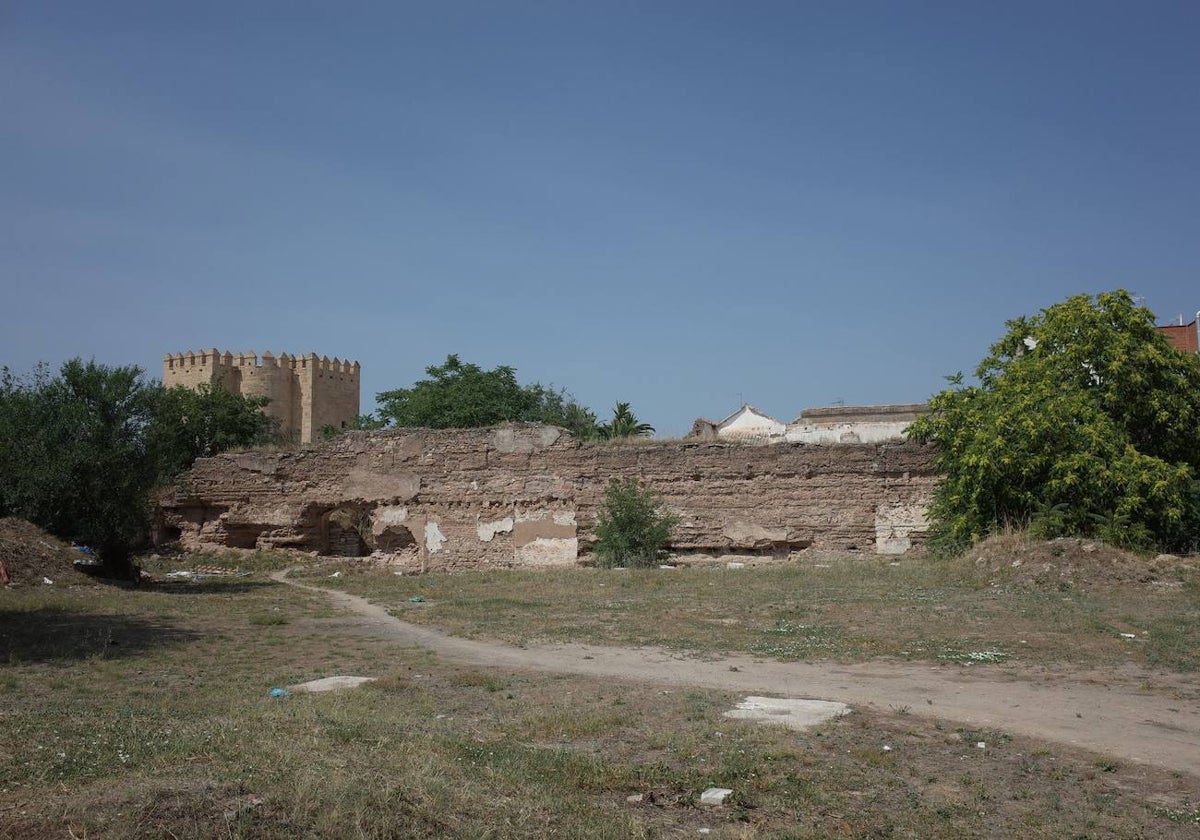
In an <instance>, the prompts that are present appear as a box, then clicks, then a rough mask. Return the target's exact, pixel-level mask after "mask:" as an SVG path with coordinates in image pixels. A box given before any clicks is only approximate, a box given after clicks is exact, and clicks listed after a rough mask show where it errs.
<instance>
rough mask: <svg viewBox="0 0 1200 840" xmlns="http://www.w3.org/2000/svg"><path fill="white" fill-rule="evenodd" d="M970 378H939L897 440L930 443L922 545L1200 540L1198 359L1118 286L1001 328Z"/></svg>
mask: <svg viewBox="0 0 1200 840" xmlns="http://www.w3.org/2000/svg"><path fill="white" fill-rule="evenodd" d="M1007 327H1008V330H1007V332H1006V333H1005V335H1004V336H1003V337H1002V338H1001V339H1000V340H999V341H998V342H997V343H996V344H994V345H993V346H992V348H991V350H990V352H989V353H988V355H987V356H986V357H985V358H984V359H983V361H981V362H980V364H979V367H978V369H977V370H976V376H977V377H978V381H979V384H978V385H970V386H966V385H963V384H962V376H961V374H959V375H958V376H956V377H951V379H950V381H951V385H952V387H951V388H949V389H948V390H945V391H942V392H941V393H939V394H937V395H935V396H934V397H933V398H932V399H931V400H930V413H929V414H928V415H927V416H925V417H922V418H921V419H919V420H917V421H916V422H915V423H914V424H913V425H912V427H911V428H910V430H909V435H910V437H912V438H914V439H916V440H921V441H933V442H935V443H936V444H937V445H938V447H939V454H938V456H937V462H938V466H939V467H940V469H941V471H942V472H943V474H944V479H943V480H942V482H941V484H940V485H939V487H938V490H937V491H936V494H935V496H934V500H933V505H932V510H931V513H932V516H933V520H934V524H933V532H932V534H931V537H932V539H933V541H934V542H935V544H941V545H942V546H943V547H946V548H954V547H961V546H965V545H968V544H970V543H972V542H974V541H977V540H979V539H981V538H982V537H984V536H986V535H987V534H988V533H989V532H990V531H992V530H994V529H996V528H997V527H1000V526H1004V525H1009V524H1016V525H1022V524H1029V525H1030V526H1031V528H1032V529H1033V530H1034V531H1035V533H1037V534H1038V535H1040V536H1046V537H1052V536H1057V535H1061V534H1075V535H1089V536H1090V535H1095V536H1099V537H1101V538H1103V539H1105V540H1108V541H1110V542H1114V543H1116V544H1122V545H1130V546H1145V547H1149V546H1152V545H1153V546H1160V547H1163V548H1169V549H1178V548H1192V547H1194V546H1195V545H1196V543H1197V540H1198V538H1200V483H1198V482H1197V476H1198V470H1200V358H1198V357H1197V356H1196V355H1195V354H1185V353H1181V352H1179V351H1177V350H1175V349H1174V348H1172V347H1171V346H1170V344H1168V342H1167V340H1166V338H1165V337H1164V336H1163V335H1162V333H1161V332H1160V331H1159V330H1158V329H1157V328H1156V327H1155V325H1154V315H1153V313H1152V312H1150V310H1148V309H1146V308H1144V307H1140V306H1137V305H1136V304H1135V302H1134V301H1133V299H1132V298H1131V297H1130V295H1129V293H1128V292H1126V291H1124V290H1118V291H1115V292H1108V293H1104V294H1100V295H1097V296H1096V297H1095V298H1092V297H1091V296H1089V295H1077V296H1075V297H1071V298H1069V299H1067V300H1066V301H1064V302H1062V303H1059V304H1055V305H1054V306H1051V307H1049V308H1047V309H1045V310H1043V311H1042V312H1040V313H1038V314H1037V315H1034V316H1032V317H1022V318H1017V319H1015V320H1012V321H1009V322H1008V323H1007Z"/></svg>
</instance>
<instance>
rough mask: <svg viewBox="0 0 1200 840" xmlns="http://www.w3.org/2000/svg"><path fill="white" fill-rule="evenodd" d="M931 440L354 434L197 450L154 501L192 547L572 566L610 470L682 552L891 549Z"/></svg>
mask: <svg viewBox="0 0 1200 840" xmlns="http://www.w3.org/2000/svg"><path fill="white" fill-rule="evenodd" d="M932 462H933V451H932V449H931V448H930V447H926V446H920V445H917V444H912V443H889V444H839V445H828V446H818V445H807V444H774V445H771V446H762V445H758V446H756V445H752V444H739V443H728V442H692V441H666V442H655V441H641V442H636V443H626V444H621V443H581V442H580V441H578V440H576V439H575V438H573V437H571V436H570V435H569V434H567V433H566V432H563V431H561V430H559V429H556V428H553V427H547V426H538V425H512V426H501V427H498V428H493V429H467V430H458V429H456V430H446V431H435V430H427V429H413V430H398V431H386V432H373V433H367V432H353V433H347V434H345V435H342V436H340V437H338V438H336V439H335V440H333V441H331V442H329V443H327V444H325V445H321V446H317V447H314V448H310V449H304V450H301V451H296V452H280V453H247V454H226V455H221V456H218V457H215V458H205V459H201V460H200V461H197V462H196V465H195V467H194V468H193V469H192V470H191V472H190V473H188V474H186V475H185V476H184V477H183V478H182V479H181V481H180V482H179V484H178V485H177V486H176V487H175V488H174V489H173V490H171V491H170V492H169V493H167V494H165V495H164V496H163V497H162V499H161V501H160V507H159V522H160V527H159V533H160V537H162V538H170V537H174V536H178V537H180V538H181V539H182V540H183V542H184V544H185V545H187V546H190V547H217V546H223V547H235V548H274V547H290V548H299V549H305V550H312V551H319V552H321V553H333V554H340V555H362V554H367V553H370V552H371V551H373V550H378V551H383V552H385V553H389V554H392V555H393V556H394V557H396V558H397V560H398V562H401V563H404V564H407V565H412V566H420V567H421V568H426V569H434V568H480V567H494V566H543V565H564V564H571V563H574V562H576V560H577V558H578V557H579V556H581V555H586V554H587V553H588V551H589V549H590V542H589V541H590V538H591V537H590V529H591V526H592V524H593V523H594V521H595V517H596V512H597V506H598V505H599V503H600V502H601V500H602V499H603V496H604V488H605V485H606V484H607V482H608V480H609V479H610V478H612V477H628V476H636V477H638V478H639V479H640V480H642V482H643V483H644V484H645V485H647V486H649V487H651V488H653V489H654V490H656V491H658V492H659V493H660V494H661V495H662V496H663V498H664V499H665V501H666V503H667V504H668V506H669V507H670V508H672V509H673V510H674V511H675V512H676V513H677V514H679V516H680V518H681V523H680V525H679V526H678V527H677V528H676V530H675V535H674V539H673V546H672V548H673V549H674V550H676V551H679V552H686V553H702V554H703V553H708V554H738V553H763V554H786V553H788V552H791V551H797V550H802V549H805V548H809V547H812V548H816V549H842V550H860V551H864V552H877V553H881V554H900V553H904V552H905V551H908V550H911V549H914V548H917V549H919V548H920V547H921V545H922V543H923V540H924V536H925V509H926V505H927V503H928V500H929V496H930V494H931V492H932V490H933V487H934V485H935V484H936V481H937V476H936V474H935V473H934V471H933V463H932Z"/></svg>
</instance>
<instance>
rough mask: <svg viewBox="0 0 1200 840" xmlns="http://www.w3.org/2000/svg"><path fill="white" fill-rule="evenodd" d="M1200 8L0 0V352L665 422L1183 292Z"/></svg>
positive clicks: (939, 361)
mask: <svg viewBox="0 0 1200 840" xmlns="http://www.w3.org/2000/svg"><path fill="white" fill-rule="evenodd" d="M1198 44H1200V3H1197V2H1195V0H1187V2H1178V3H1169V2H1132V0H1131V1H1130V2H1124V3H1106V2H1096V1H1095V0H1088V2H1078V3H1065V2H1047V1H1046V0H1040V2H1031V3H1026V2H1013V0H1006V1H1005V2H1002V3H995V2H986V3H985V2H970V1H969V0H954V1H953V2H945V3H925V2H903V1H902V0H886V2H878V3H873V2H858V1H857V0H853V1H852V2H841V1H840V0H839V1H837V2H834V1H833V0H831V2H819V3H817V2H811V3H810V2H798V1H797V0H793V1H792V2H781V3H769V2H740V3H735V2H729V1H728V0H725V1H724V2H715V3H710V2H700V1H699V0H686V2H639V3H625V2H616V0H599V2H597V0H580V2H497V0H488V2H453V0H442V1H441V2H427V3H401V2H380V3H371V4H365V3H354V2H338V3H331V2H321V3H315V2H314V3H304V2H298V1H297V0H288V2H279V3H256V2H242V0H239V2H236V3H233V2H223V0H208V2H203V3H164V2H159V0H147V2H141V3H133V2H116V1H112V2H104V3H97V2H91V0H88V2H77V3H60V2H53V1H52V0H36V2H34V0H8V2H4V3H0V293H2V295H0V364H6V365H8V366H10V367H12V368H14V369H15V370H17V371H20V372H24V371H27V370H29V369H30V368H31V367H32V366H33V365H34V364H35V363H36V362H37V361H39V360H41V361H46V362H49V363H51V364H52V365H57V364H59V363H60V362H62V361H63V360H64V359H66V358H69V357H71V356H75V355H80V356H84V357H85V358H86V357H94V358H95V359H97V360H98V361H101V362H105V363H110V364H129V363H135V364H138V365H141V366H143V367H145V368H146V369H147V370H148V371H149V372H150V373H151V374H152V375H154V376H158V375H159V372H160V371H161V359H162V356H163V354H164V353H166V352H168V351H177V350H182V351H186V350H189V349H199V348H201V347H212V346H215V347H218V348H221V349H230V350H233V351H240V350H255V351H257V352H260V353H261V352H262V351H263V350H268V349H269V350H271V351H273V352H275V353H277V354H278V353H279V352H281V351H289V352H293V353H301V352H309V351H315V352H317V353H321V354H327V355H329V356H330V357H333V356H339V357H343V358H351V359H357V360H359V361H360V362H361V363H362V365H363V396H364V410H365V409H367V408H370V407H372V399H373V395H374V394H375V393H376V392H378V391H381V390H385V389H388V388H393V387H401V386H405V385H408V384H411V383H412V382H413V381H414V380H415V379H417V378H419V377H420V376H421V375H422V372H423V369H424V368H425V367H426V366H427V365H429V364H432V363H437V362H439V361H441V360H442V359H444V357H445V356H446V354H447V353H458V354H460V355H461V356H462V357H463V358H464V359H466V360H468V361H473V362H476V363H478V364H481V365H483V366H485V367H492V366H493V365H497V364H509V365H513V366H515V367H516V368H517V369H518V376H519V378H520V379H521V380H522V381H526V382H527V381H533V380H539V381H541V382H543V383H554V384H556V385H562V386H566V387H567V388H568V389H569V390H570V391H571V392H573V393H574V394H575V396H576V397H577V398H578V399H579V400H580V401H581V402H583V403H585V404H587V405H590V406H591V407H593V408H594V409H596V410H597V411H598V412H599V413H600V414H601V415H602V416H603V415H604V414H606V413H607V412H608V411H609V409H610V408H611V406H612V404H613V403H614V402H615V401H616V400H626V401H630V402H632V403H633V407H634V410H635V411H636V412H637V413H638V415H639V416H640V417H641V419H643V420H646V421H648V422H650V423H652V424H654V425H655V426H657V427H658V429H659V431H660V433H668V434H679V433H682V432H685V431H686V430H687V429H688V428H689V427H690V425H691V421H692V420H693V419H694V418H695V417H697V416H707V417H710V418H714V419H719V418H721V417H723V416H724V415H726V414H728V413H730V412H732V411H733V410H734V409H735V408H737V406H738V405H739V404H740V403H741V402H743V401H745V402H750V403H753V404H755V405H757V406H758V407H759V408H761V409H763V410H764V411H767V412H769V413H771V414H774V415H776V416H777V417H779V418H781V419H783V420H791V419H793V418H794V417H795V416H796V415H797V414H798V413H799V411H800V409H801V408H803V407H808V406H817V405H827V404H831V403H833V402H835V401H839V400H841V401H844V402H845V403H846V404H855V403H878V402H909V401H917V400H922V399H924V398H926V397H928V396H929V394H931V393H932V392H934V391H936V390H938V389H939V388H940V387H941V386H942V384H943V381H942V376H943V375H944V374H947V373H953V372H954V371H957V370H960V369H962V370H970V369H972V368H973V367H974V365H975V364H976V363H977V362H978V360H979V359H980V357H981V356H982V355H983V353H984V352H985V350H986V348H987V346H988V345H989V344H990V343H991V342H992V341H994V340H995V339H996V338H997V337H998V336H999V335H1000V333H1001V332H1002V330H1003V324H1004V321H1005V319H1007V318H1011V317H1015V316H1017V315H1020V314H1024V313H1031V312H1035V311H1037V310H1038V309H1041V308H1043V307H1045V306H1047V305H1049V304H1051V303H1054V302H1055V301H1058V300H1061V299H1062V298H1065V297H1066V296H1068V295H1071V294H1075V293H1079V292H1098V291H1102V290H1105V289H1111V288H1115V287H1118V286H1123V287H1125V288H1128V289H1130V290H1131V291H1133V292H1134V293H1135V294H1137V295H1139V296H1142V297H1144V299H1145V303H1146V305H1148V306H1150V307H1151V308H1152V309H1154V310H1155V311H1156V312H1157V313H1158V314H1159V316H1160V319H1161V320H1162V321H1163V322H1166V321H1170V320H1174V319H1175V317H1176V315H1177V313H1179V312H1184V313H1187V316H1186V319H1187V320H1188V321H1190V320H1191V319H1192V317H1193V314H1194V312H1195V311H1196V310H1197V309H1200V288H1198V284H1197V280H1198V279H1200V49H1198V48H1197V45H1198Z"/></svg>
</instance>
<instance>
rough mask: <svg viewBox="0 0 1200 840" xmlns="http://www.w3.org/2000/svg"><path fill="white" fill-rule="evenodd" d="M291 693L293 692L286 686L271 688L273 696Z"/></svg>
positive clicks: (285, 695)
mask: <svg viewBox="0 0 1200 840" xmlns="http://www.w3.org/2000/svg"><path fill="white" fill-rule="evenodd" d="M291 693H292V692H290V691H288V690H287V689H286V688H272V689H271V696H272V697H288V696H290V695H291Z"/></svg>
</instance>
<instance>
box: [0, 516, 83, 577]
mask: <svg viewBox="0 0 1200 840" xmlns="http://www.w3.org/2000/svg"><path fill="white" fill-rule="evenodd" d="M82 556H83V555H82V554H80V553H79V551H77V550H76V549H74V548H72V547H71V546H69V545H67V544H66V543H65V542H63V541H62V540H60V539H58V538H57V537H52V536H50V535H49V534H47V533H46V532H45V531H43V530H42V529H41V528H39V527H38V526H36V525H34V524H33V523H32V522H27V521H25V520H24V519H15V518H13V517H7V518H5V519H0V565H3V567H4V569H5V570H6V571H7V573H8V581H7V583H8V585H10V586H34V585H37V586H44V585H45V580H47V579H48V580H51V581H53V582H54V583H55V584H56V585H57V584H71V583H86V582H87V581H88V578H87V576H86V575H84V574H83V573H81V572H79V571H78V570H76V568H75V559H76V558H79V557H82ZM2 577H3V575H0V578H2Z"/></svg>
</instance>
